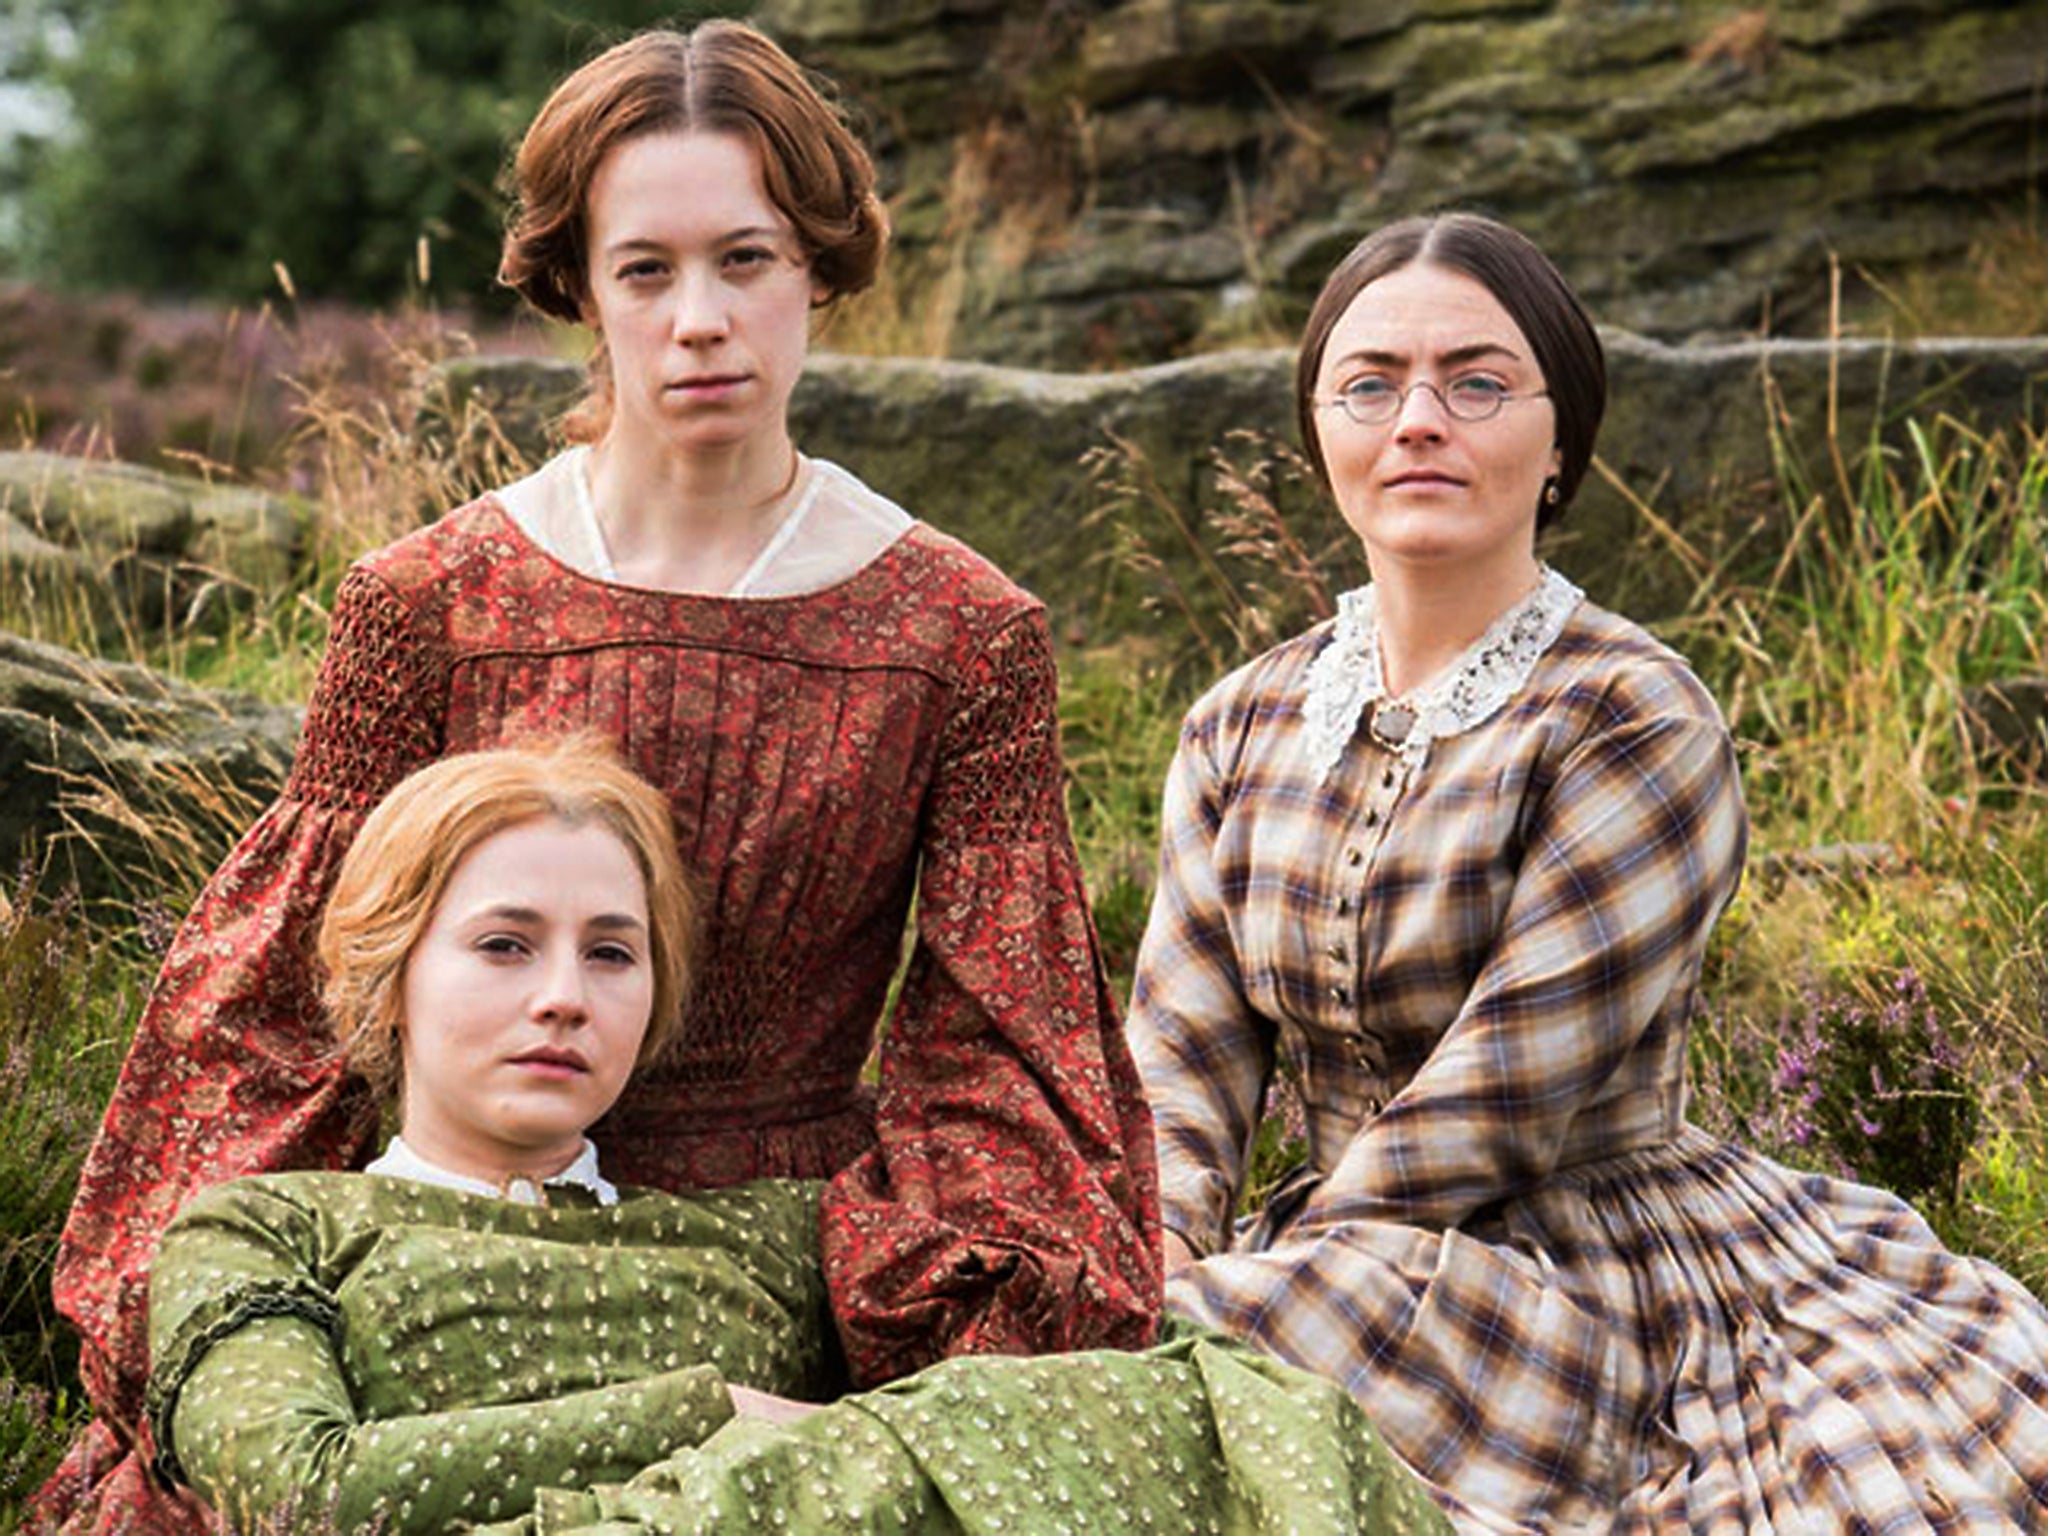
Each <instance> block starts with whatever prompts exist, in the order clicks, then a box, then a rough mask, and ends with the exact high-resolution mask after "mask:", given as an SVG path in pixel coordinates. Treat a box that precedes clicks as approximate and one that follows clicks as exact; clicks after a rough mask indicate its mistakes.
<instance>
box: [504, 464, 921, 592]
mask: <svg viewBox="0 0 2048 1536" xmlns="http://www.w3.org/2000/svg"><path fill="white" fill-rule="evenodd" d="M588 460H589V449H588V447H586V446H583V445H578V446H576V447H573V448H569V449H566V450H564V451H563V452H561V453H559V454H557V455H555V457H554V458H552V459H550V460H548V462H547V463H545V464H543V465H542V466H541V467H540V468H539V469H537V470H535V471H534V472H533V473H532V474H530V475H528V476H526V477H525V478H524V479H522V480H518V481H515V482H513V483H512V484H511V485H508V486H505V487H504V488H503V489H501V490H499V491H497V492H496V493H495V495H494V499H495V500H496V501H497V502H498V504H499V506H500V507H502V508H503V509H504V510H505V512H506V513H507V514H508V515H509V516H510V517H511V519H512V521H513V522H514V523H515V524H516V525H517V526H518V528H519V530H520V532H522V533H523V534H525V535H526V537H527V538H528V539H530V540H532V541H533V543H534V544H536V545H538V546H539V547H540V548H541V549H542V550H544V551H546V552H547V553H548V554H549V555H550V556H552V557H553V558H554V559H556V560H557V561H559V562H561V563H562V564H563V565H566V566H568V567H569V568H570V569H571V570H573V571H575V572H577V573H578V574H579V575H582V576H586V577H589V578H591V579H593V580H596V581H602V582H606V583H608V584H610V585H614V586H631V585H632V583H629V582H625V581H623V580H622V579H621V578H620V576H619V573H618V568H617V565H616V563H615V562H614V561H613V559H612V556H611V552H610V550H609V548H608V547H607V545H606V543H605V538H604V530H603V528H602V526H601V524H600V523H599V520H598V516H597V507H596V502H595V498H594V497H593V495H592V494H591V490H590V485H589V478H588V467H587V466H588ZM785 496H786V498H787V506H786V507H785V508H784V509H783V510H782V511H781V513H780V515H779V518H778V521H777V524H776V527H775V529H774V531H773V532H772V533H771V534H770V535H769V538H768V542H767V543H766V544H765V545H764V546H763V547H762V549H761V550H760V552H759V553H758V554H757V555H756V556H755V557H754V559H753V561H752V563H751V564H750V565H749V566H748V568H747V569H746V570H745V571H744V572H742V573H741V574H740V576H739V578H738V579H737V580H736V581H735V582H733V583H732V584H731V585H730V586H729V587H727V588H726V589H725V590H723V591H717V592H708V591H701V590H693V589H681V588H677V589H645V588H636V590H668V591H671V592H672V593H673V594H674V595H684V596H697V597H716V598H736V599H773V598H786V597H797V596H803V595H807V594H810V593H813V592H821V591H824V590H826V589H828V588H831V587H834V586H837V585H839V584H840V583H841V582H843V581H845V580H846V579H847V578H848V577H850V576H853V575H854V574H855V573H857V572H858V571H860V570H861V569H862V568H863V567H865V566H867V565H869V564H871V563H872V562H873V561H874V560H875V559H876V558H877V557H878V556H879V555H881V554H882V553H883V552H884V551H885V550H887V549H888V548H889V546H890V545H892V544H894V543H895V542H896V541H897V540H898V539H900V538H901V537H902V536H903V535H904V534H905V533H907V532H908V531H909V530H910V528H911V527H912V526H913V521H914V520H913V519H912V518H911V516H910V514H909V513H907V512H905V511H904V510H903V509H902V508H901V507H899V506H897V505H896V503H894V502H893V501H891V500H889V499H888V497H886V496H883V495H881V494H880V493H879V492H877V491H875V490H873V489H871V488H870V487H868V486H867V485H865V484H863V483H862V482H861V481H860V480H859V479H857V478H856V477H855V476H853V475H851V474H849V473H847V471H845V470H844V469H841V468H840V467H839V466H838V465H837V464H834V463H832V462H831V461H830V460H829V459H813V458H808V457H805V456H803V455H801V454H800V455H798V458H797V475H796V480H795V482H794V483H793V484H792V485H791V487H790V489H789V490H788V491H787V492H785Z"/></svg>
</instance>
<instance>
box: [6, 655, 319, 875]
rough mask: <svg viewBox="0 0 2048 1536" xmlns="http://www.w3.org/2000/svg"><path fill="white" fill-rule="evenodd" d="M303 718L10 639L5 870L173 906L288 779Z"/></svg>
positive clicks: (296, 713)
mask: <svg viewBox="0 0 2048 1536" xmlns="http://www.w3.org/2000/svg"><path fill="white" fill-rule="evenodd" d="M299 722H300V712H299V711H298V710H296V709H287V708H283V707H281V706H277V705H270V704H263V703H259V702H257V701H255V700H252V699H244V698H239V697H236V696H233V695H227V694H218V693H208V692H204V691H202V690H199V689H195V688H190V687H187V686H185V685H183V684H180V683H177V682H174V681H172V680H171V679H169V678H167V677H164V676H163V675H162V674H160V673H156V672H152V671H150V670H149V669H147V668H144V667H138V666H130V665H125V664H119V663H112V662H104V661H96V660H92V659H90V658H88V657H84V656H79V655H76V654H74V653H72V652H70V651H66V650H62V649H60V648H59V647H56V646H51V645H40V644H37V643H35V642H33V641H29V640H24V639H21V638H20V637H18V636H15V635H10V634H7V633H5V632H4V631H0V784H5V785H6V786H7V793H6V794H5V795H4V796H0V870H6V871H8V872H9V874H10V877H11V875H12V872H14V871H15V870H17V869H19V868H20V867H21V866H22V865H23V864H24V863H32V864H33V865H35V866H36V867H38V868H39V869H41V870H42V871H43V876H44V883H45V884H46V885H47V886H49V887H51V888H54V887H55V886H57V885H61V884H75V885H77V886H78V887H79V888H80V889H81V890H83V891H84V892H85V893H86V894H87V895H89V896H95V897H105V896H115V895H121V896H128V897H155V898H157V899H161V900H173V901H175V899H176V897H177V895H178V890H177V888H178V887H179V886H180V885H189V884H190V882H191V881H192V880H194V879H196V878H198V877H199V875H200V874H201V873H203V871H204V870H205V869H206V868H208V867H210V866H211V864H212V863H213V861H214V860H216V859H217V858H218V857H219V856H220V854H221V853H222V852H224V851H225V849H226V846H227V843H228V842H229V840H231V839H232V838H234V837H236V836H239V835H240V833H241V831H242V829H243V828H244V827H245V826H247V824H248V822H249V820H250V819H251V818H252V816H253V815H254V813H255V811H256V809H258V808H259V807H260V806H261V805H262V803H263V802H264V800H265V799H267V798H268V797H269V796H270V795H271V794H272V793H274V791H275V790H276V788H277V786H278V785H279V784H280V783H281V782H282V781H283V778H284V774H285V772H286V770H287V769H288V768H289V766H290V763H291V756H292V751H293V749H294V746H295V745H296V742H297V740H298V732H299Z"/></svg>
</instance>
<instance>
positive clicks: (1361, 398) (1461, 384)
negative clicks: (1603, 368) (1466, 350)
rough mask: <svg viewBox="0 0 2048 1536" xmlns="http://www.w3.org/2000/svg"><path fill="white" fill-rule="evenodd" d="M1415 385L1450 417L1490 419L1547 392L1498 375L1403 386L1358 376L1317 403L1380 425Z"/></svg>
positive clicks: (1389, 418)
mask: <svg viewBox="0 0 2048 1536" xmlns="http://www.w3.org/2000/svg"><path fill="white" fill-rule="evenodd" d="M1418 389H1426V390H1428V391H1429V392H1430V393H1431V394H1432V395H1435V396H1436V400H1437V404H1439V405H1441V406H1442V407H1443V408H1444V414H1445V415H1447V416H1449V417H1450V418H1451V419H1452V420H1453V421H1491V420H1493V418H1494V417H1496V416H1498V415H1499V414H1500V413H1501V408H1502V407H1503V406H1506V405H1510V404H1512V403H1513V402H1515V401H1517V400H1538V399H1543V398H1546V397H1547V396H1548V395H1549V394H1550V391H1549V390H1547V389H1519V390H1517V389H1509V388H1508V387H1507V386H1506V385H1505V384H1503V383H1501V382H1500V381H1499V380H1498V379H1489V378H1484V377H1478V376H1474V377H1468V378H1462V379H1453V380H1451V382H1450V384H1449V385H1448V386H1447V387H1444V388H1439V387H1438V386H1437V385H1435V384H1433V383H1431V382H1430V381H1429V380H1428V379H1417V380H1416V381H1415V382H1414V383H1413V384H1410V385H1408V386H1407V387H1405V388H1403V387H1402V386H1400V385H1398V384H1394V383H1390V382H1389V381H1388V380H1386V379H1360V380H1359V381H1358V382H1357V383H1355V384H1349V385H1346V386H1345V387H1344V388H1343V389H1340V390H1338V391H1337V393H1336V394H1334V395H1329V396H1326V397H1324V398H1323V399H1321V400H1318V401H1317V402H1316V404H1317V405H1318V406H1320V407H1323V408H1325V409H1327V408H1328V407H1330V406H1335V407H1336V408H1337V409H1338V410H1340V411H1342V412H1343V413H1344V414H1345V415H1346V416H1349V417H1350V418H1351V419H1352V420H1353V421H1355V422H1357V423H1358V424H1359V425H1360V426H1361V427H1383V426H1385V425H1386V424H1387V423H1388V422H1390V421H1392V420H1393V419H1394V418H1395V417H1396V416H1399V415H1400V414H1401V408H1402V407H1403V406H1405V405H1406V404H1407V403H1408V397H1409V396H1410V395H1411V394H1413V393H1414V392H1415V391H1416V390H1418Z"/></svg>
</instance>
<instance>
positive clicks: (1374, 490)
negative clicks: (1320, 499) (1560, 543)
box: [1316, 262, 1559, 573]
mask: <svg viewBox="0 0 2048 1536" xmlns="http://www.w3.org/2000/svg"><path fill="white" fill-rule="evenodd" d="M1419 384H1427V385H1429V386H1431V387H1430V388H1414V387H1412V386H1415V385H1419ZM1543 388H1544V380H1543V372H1542V369H1541V368H1540V367H1539V366H1538V365H1537V362H1536V355H1535V352H1534V351H1533V349H1531V347H1530V346H1529V342H1528V339H1527V338H1526V337H1525V336H1523V334H1522V330H1521V327H1520V326H1518V325H1516V324H1515V322H1514V320H1513V318H1512V317H1511V316H1510V315H1509V314H1508V312H1507V310H1506V309H1504V308H1503V307H1502V306H1501V303H1500V301H1499V300H1498V299H1496V298H1495V297H1494V296H1493V295H1492V294H1491V293H1489V292H1488V291H1487V289H1486V287H1485V286H1484V285H1483V284H1481V283H1479V282H1476V281H1474V280H1473V279H1472V278H1469V277H1466V276H1465V275H1464V274H1463V273H1460V272H1453V271H1451V270H1449V269H1448V268H1445V267H1439V266H1433V265H1430V264H1427V263H1423V262H1417V263H1414V264H1412V265H1410V266H1406V267H1403V268H1401V269H1400V270H1399V271H1397V272H1390V273H1388V274H1387V275H1386V276H1385V277H1382V278H1379V279H1378V280H1376V281H1374V282H1371V283H1368V284H1367V285H1366V286H1365V287H1364V288H1363V289H1361V290H1360V291H1359V294H1358V297H1357V298H1355V299H1353V300H1352V301H1351V305H1350V307H1349V308H1348V309H1346V310H1345V311H1344V313H1343V314H1342V315H1341V316H1339V317H1338V320H1337V324H1336V325H1335V326H1334V327H1333V328H1332V329H1331V331H1330V337H1329V341H1328V343H1327V344H1326V345H1325V347H1324V349H1323V360H1322V366H1321V369H1320V372H1319V373H1318V375H1317V386H1316V398H1317V399H1318V400H1319V401H1321V402H1324V403H1323V404H1320V405H1319V406H1318V407H1317V410H1316V428H1317V431H1318V433H1319V435H1320V439H1321V443H1322V449H1323V461H1324V463H1325V464H1326V465H1327V466H1328V468H1329V472H1330V483H1331V486H1332V488H1333V489H1334V490H1335V492H1336V497H1337V505H1338V507H1339V509H1340V510H1341V511H1342V512H1343V514H1344V520H1345V522H1347V523H1349V524H1350V525H1351V528H1352V531H1353V532H1355V533H1356V534H1357V535H1358V537H1359V538H1360V539H1361V540H1363V541H1364V544H1365V548H1366V553H1367V555H1368V556H1369V557H1370V559H1371V560H1372V563H1373V566H1374V569H1375V571H1376V572H1380V573H1384V571H1385V569H1386V568H1387V566H1388V565H1389V564H1393V565H1406V566H1423V565H1438V566H1441V565H1458V566H1469V567H1473V568H1475V571H1476V569H1477V568H1482V567H1491V568H1498V567H1500V566H1502V565H1504V564H1509V563H1513V562H1516V561H1533V559H1534V551H1535V538H1536V513H1537V506H1538V502H1539V500H1540V498H1541V496H1542V494H1543V482H1544V480H1545V479H1546V478H1547V477H1549V476H1551V475H1554V474H1555V473H1557V469H1558V464H1559V456H1558V452H1557V445H1556V436H1557V418H1556V413H1555V411H1554V409H1553V407H1552V405H1551V402H1550V400H1549V398H1548V396H1546V395H1543V394H1542V393H1541V391H1542V390H1543ZM1404 390H1405V391H1407V394H1406V397H1405V398H1404V399H1401V400H1400V403H1399V405H1398V407H1397V408H1396V409H1395V412H1394V414H1393V416H1392V418H1391V419H1390V420H1388V421H1385V422H1383V423H1378V424H1365V423H1360V422H1357V421H1354V420H1352V419H1351V417H1350V416H1349V415H1347V414H1346V413H1345V412H1344V410H1343V409H1341V408H1340V407H1339V406H1337V405H1335V404H1331V403H1329V402H1331V401H1334V400H1336V399H1337V398H1339V397H1341V396H1345V395H1349V396H1350V397H1351V398H1353V399H1354V400H1360V399H1367V400H1369V399H1374V398H1377V399H1379V400H1380V401H1382V402H1385V401H1388V400H1390V399H1392V398H1395V397H1396V396H1398V394H1399V392H1400V391H1404ZM1501 395H1505V397H1506V399H1505V403H1501V404H1500V405H1499V413H1498V414H1497V415H1495V416H1493V417H1491V418H1490V419H1488V420H1485V421H1462V420H1459V419H1458V418H1457V417H1456V416H1454V415H1453V414H1452V412H1451V410H1450V409H1449V408H1448V407H1447V405H1446V401H1447V400H1451V401H1456V402H1459V403H1461V404H1462V405H1464V406H1466V407H1467V408H1481V409H1483V408H1486V407H1487V406H1490V405H1492V404H1494V403H1497V400H1496V397H1498V396H1501Z"/></svg>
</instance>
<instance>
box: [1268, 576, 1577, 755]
mask: <svg viewBox="0 0 2048 1536" xmlns="http://www.w3.org/2000/svg"><path fill="white" fill-rule="evenodd" d="M1584 596H1585V594H1584V593H1583V592H1581V591H1580V590H1579V589H1578V588H1577V587H1575V586H1573V585H1572V584H1571V583H1570V582H1569V581H1567V580H1565V578H1564V577H1562V576H1560V575H1558V574H1557V572H1556V571H1553V570H1552V569H1550V567H1549V566H1547V565H1546V566H1544V567H1543V578H1542V580H1540V581H1539V582H1537V584H1536V588H1535V590H1534V591H1532V592H1531V593H1530V594H1529V595H1528V596H1527V597H1525V598H1523V599H1522V600H1521V601H1520V602H1519V603H1516V604H1515V605H1514V606H1513V607H1512V608H1510V609H1508V610H1507V611H1506V612H1505V613H1503V614H1502V615H1501V616H1500V617H1499V618H1497V619H1495V620H1494V621H1493V623H1492V624H1491V625H1489V626H1488V627H1487V630H1486V633H1485V634H1483V635H1481V636H1480V637H1479V638H1478V639H1477V640H1475V641H1473V643H1472V644H1471V645H1470V646H1469V647H1468V648H1467V649H1466V651H1465V654H1464V655H1462V656H1460V657H1459V658H1458V659H1457V660H1456V661H1454V662H1452V663H1451V665H1450V666H1448V667H1446V668H1444V670H1443V671H1441V672H1439V673H1438V674H1437V675H1436V676H1435V677H1433V678H1431V679H1430V680H1429V682H1428V683H1426V684H1425V685H1424V686H1423V687H1422V688H1421V689H1420V690H1419V691H1417V692H1415V693H1412V694H1410V695H1409V696H1408V697H1407V698H1406V699H1403V700H1401V701H1400V702H1401V703H1402V704H1404V705H1405V706H1407V707H1408V708H1409V709H1410V710H1412V711H1413V716H1414V719H1413V723H1412V724H1411V725H1410V726H1409V727H1408V731H1407V734H1406V735H1405V736H1403V737H1401V738H1400V747H1399V751H1400V755H1401V760H1402V762H1404V763H1405V764H1407V766H1408V768H1409V769H1410V771H1413V770H1415V769H1418V768H1420V767H1421V766H1422V762H1423V759H1424V758H1425V757H1427V756H1428V755H1429V747H1430V743H1431V742H1433V741H1436V740H1437V739H1438V738H1440V737H1444V736H1456V735H1458V734H1459V733H1460V732H1463V731H1469V730H1471V729H1472V727H1473V726H1475V725H1478V724H1480V723H1481V722H1483V721H1485V720H1487V719H1488V718H1490V717H1491V716H1492V715H1493V714H1494V713H1495V712H1496V711H1497V710H1499V708H1500V707H1501V705H1503V704H1505V703H1506V702H1507V701H1508V700H1509V699H1511V698H1513V697H1514V694H1515V691H1516V690H1517V689H1518V688H1520V687H1521V686H1522V684H1523V683H1525V682H1527V681H1528V680H1529V674H1530V672H1531V671H1533V670H1534V669H1535V666H1536V662H1537V660H1538V659H1539V658H1540V657H1541V656H1542V655H1543V653H1544V652H1545V651H1547V650H1549V649H1550V646H1551V643H1552V642H1553V641H1555V640H1556V639H1557V637H1558V635H1559V634H1560V633H1562V632H1563V630H1564V625H1565V620H1567V619H1569V618H1570V617H1571V615H1572V610H1573V609H1574V608H1576V607H1577V606H1578V605H1579V600H1580V599H1581V598H1582V597H1584ZM1385 696H1386V684H1385V683H1384V682H1383V681H1382V679H1381V676H1380V625H1379V595H1378V593H1377V592H1375V591H1374V589H1373V588H1372V587H1371V586H1370V585H1367V586H1363V587H1356V588H1353V589H1352V590H1351V591H1349V592H1346V593H1344V594H1343V596H1341V597H1339V598H1338V599H1337V620H1336V624H1335V626H1334V627H1333V628H1332V630H1331V633H1330V641H1329V644H1327V645H1325V646H1324V647H1323V649H1322V652H1321V654H1320V655H1318V656H1317V657H1316V659H1315V660H1314V661H1313V662H1311V663H1310V664H1309V669H1308V684H1307V692H1306V694H1305V696H1304V697H1303V699H1302V705H1301V715H1302V725H1303V728H1304V729H1305V731H1306V733H1307V741H1308V755H1309V761H1310V763H1311V765H1312V766H1313V767H1314V768H1315V771H1316V783H1317V784H1318V785H1322V784H1325V783H1328V782H1329V778H1330V775H1331V774H1332V773H1334V772H1336V769H1337V765H1338V763H1339V762H1341V761H1342V760H1343V757H1344V749H1345V747H1346V746H1348V745H1349V744H1350V742H1351V740H1352V738H1353V737H1354V736H1356V735H1357V734H1358V729H1359V725H1360V723H1361V722H1362V721H1363V720H1364V719H1365V715H1366V710H1367V709H1368V708H1369V707H1370V706H1371V705H1373V704H1376V703H1379V702H1380V701H1381V700H1383V699H1384V698H1385ZM1390 702H1391V701H1390Z"/></svg>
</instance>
